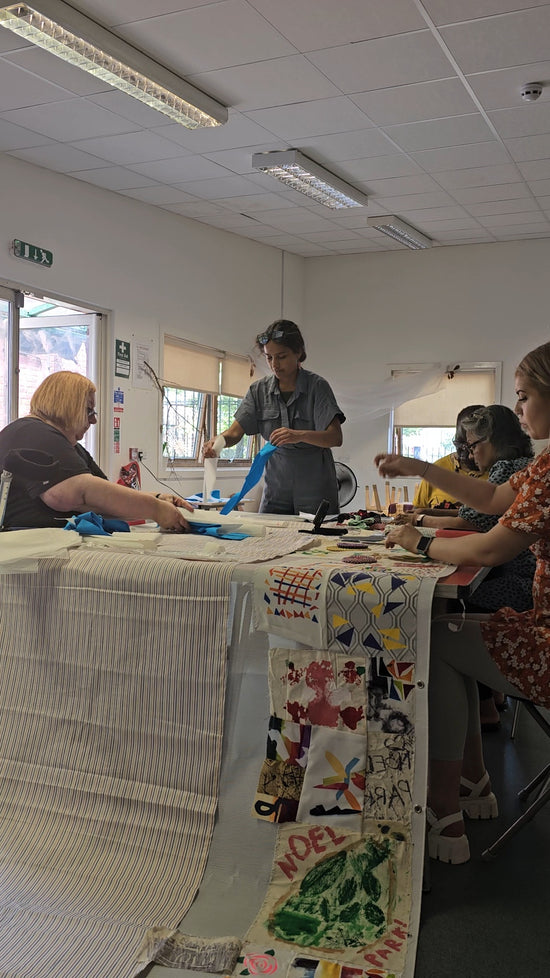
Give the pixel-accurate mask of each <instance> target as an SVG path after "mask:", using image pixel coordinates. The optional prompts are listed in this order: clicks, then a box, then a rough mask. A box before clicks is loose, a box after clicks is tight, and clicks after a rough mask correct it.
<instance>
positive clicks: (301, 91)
mask: <svg viewBox="0 0 550 978" xmlns="http://www.w3.org/2000/svg"><path fill="white" fill-rule="evenodd" d="M189 81H190V82H191V84H193V85H196V86H197V87H198V88H200V89H201V90H202V91H208V92H209V93H210V94H211V95H213V96H214V97H215V98H216V97H217V98H218V99H219V101H221V102H223V104H224V105H230V106H232V108H234V109H237V110H239V111H240V112H250V111H252V110H254V109H261V108H269V107H271V106H277V105H287V104H288V105H290V104H292V103H301V102H309V101H313V100H315V99H320V98H322V99H325V98H331V97H332V96H334V95H339V94H340V92H339V91H338V89H337V88H336V86H335V85H333V84H332V82H330V81H329V79H328V78H326V77H325V76H324V75H323V73H322V72H321V71H318V70H317V68H315V67H314V66H313V65H312V64H310V62H309V61H308V60H307V59H306V58H304V56H303V55H301V54H295V55H293V56H292V57H289V58H274V59H272V60H270V61H263V62H258V63H257V64H250V65H240V66H237V67H236V68H222V69H221V70H219V71H209V72H206V73H202V74H197V75H191V76H190V78H189ZM354 108H355V110H356V112H359V109H357V107H356V106H354ZM251 118H254V116H251ZM256 121H259V120H256ZM260 125H264V126H265V128H268V129H269V128H270V127H269V126H268V125H266V123H265V122H264V123H262V122H260ZM323 131H324V132H326V130H323Z"/></svg>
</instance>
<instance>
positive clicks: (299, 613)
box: [254, 565, 330, 648]
mask: <svg viewBox="0 0 550 978" xmlns="http://www.w3.org/2000/svg"><path fill="white" fill-rule="evenodd" d="M329 574H330V568H321V567H308V566H307V565H306V566H302V567H292V566H275V567H269V568H266V571H265V574H264V576H263V579H262V580H260V581H259V582H258V583H255V584H254V592H255V593H254V625H255V627H256V628H258V629H260V630H261V631H265V632H273V633H274V634H276V635H282V636H284V637H285V638H290V639H292V640H293V641H295V642H300V643H302V644H304V645H310V646H311V647H312V648H323V647H324V646H326V640H325V638H326V582H327V578H328V576H329Z"/></svg>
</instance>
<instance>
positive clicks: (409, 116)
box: [353, 78, 475, 127]
mask: <svg viewBox="0 0 550 978" xmlns="http://www.w3.org/2000/svg"><path fill="white" fill-rule="evenodd" d="M353 101H354V102H355V104H356V105H358V106H359V108H360V109H362V110H363V112H366V114H367V115H368V116H369V118H370V119H372V121H373V122H375V123H376V124H377V125H380V126H384V127H386V126H393V125H400V124H401V123H406V122H421V121H424V120H425V119H442V118H445V117H447V116H455V115H465V114H466V113H469V112H472V110H473V109H474V108H475V104H474V102H473V100H472V97H471V95H470V94H469V92H468V90H467V89H466V88H465V87H464V85H463V84H462V82H461V81H460V79H458V78H443V79H441V80H440V81H429V82H420V83H419V84H416V85H399V86H398V87H397V88H382V89H379V90H378V91H375V92H365V93H364V94H362V95H354V96H353Z"/></svg>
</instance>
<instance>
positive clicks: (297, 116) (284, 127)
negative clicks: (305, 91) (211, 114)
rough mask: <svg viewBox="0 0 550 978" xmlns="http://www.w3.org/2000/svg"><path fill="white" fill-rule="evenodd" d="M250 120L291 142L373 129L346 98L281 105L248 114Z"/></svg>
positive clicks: (361, 113)
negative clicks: (311, 137)
mask: <svg viewBox="0 0 550 978" xmlns="http://www.w3.org/2000/svg"><path fill="white" fill-rule="evenodd" d="M300 94H301V93H300ZM247 117H248V118H249V119H253V120H254V121H256V122H258V123H259V124H260V125H262V126H263V127H264V128H265V129H268V130H269V132H271V133H273V135H275V136H279V137H280V138H281V139H288V140H290V141H292V140H295V139H304V138H306V137H309V136H324V135H327V134H331V135H332V134H334V133H346V132H350V133H353V131H354V130H361V131H363V130H364V129H366V128H369V127H370V126H371V125H372V123H371V122H370V121H369V120H368V119H367V118H366V117H365V115H364V114H363V112H361V110H360V109H358V108H357V106H356V105H354V104H353V102H352V101H351V99H348V98H345V97H344V96H340V97H339V98H323V99H316V100H314V101H311V102H297V103H295V104H294V105H279V106H277V107H275V108H265V109H263V110H262V111H260V112H254V111H251V112H247ZM354 138H355V139H357V138H358V136H357V135H355V137H354Z"/></svg>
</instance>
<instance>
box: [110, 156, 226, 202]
mask: <svg viewBox="0 0 550 978" xmlns="http://www.w3.org/2000/svg"><path fill="white" fill-rule="evenodd" d="M128 165H129V167H130V169H131V170H135V171H136V172H137V173H143V174H145V176H147V177H151V179H152V180H157V181H159V183H170V184H180V183H183V182H184V181H192V180H201V181H202V182H203V183H207V182H208V181H210V180H212V181H215V180H216V178H220V177H224V176H226V174H227V171H226V170H225V169H224V168H223V167H221V166H218V165H217V164H216V163H212V162H211V161H210V160H204V159H201V157H200V156H178V157H176V158H175V159H166V160H152V161H151V162H149V163H148V162H143V163H132V164H128ZM234 179H240V178H238V177H235V178H234ZM185 189H186V190H187V188H185ZM187 192H188V193H191V194H192V193H193V191H192V190H187ZM197 196H202V194H198V195H197Z"/></svg>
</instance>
